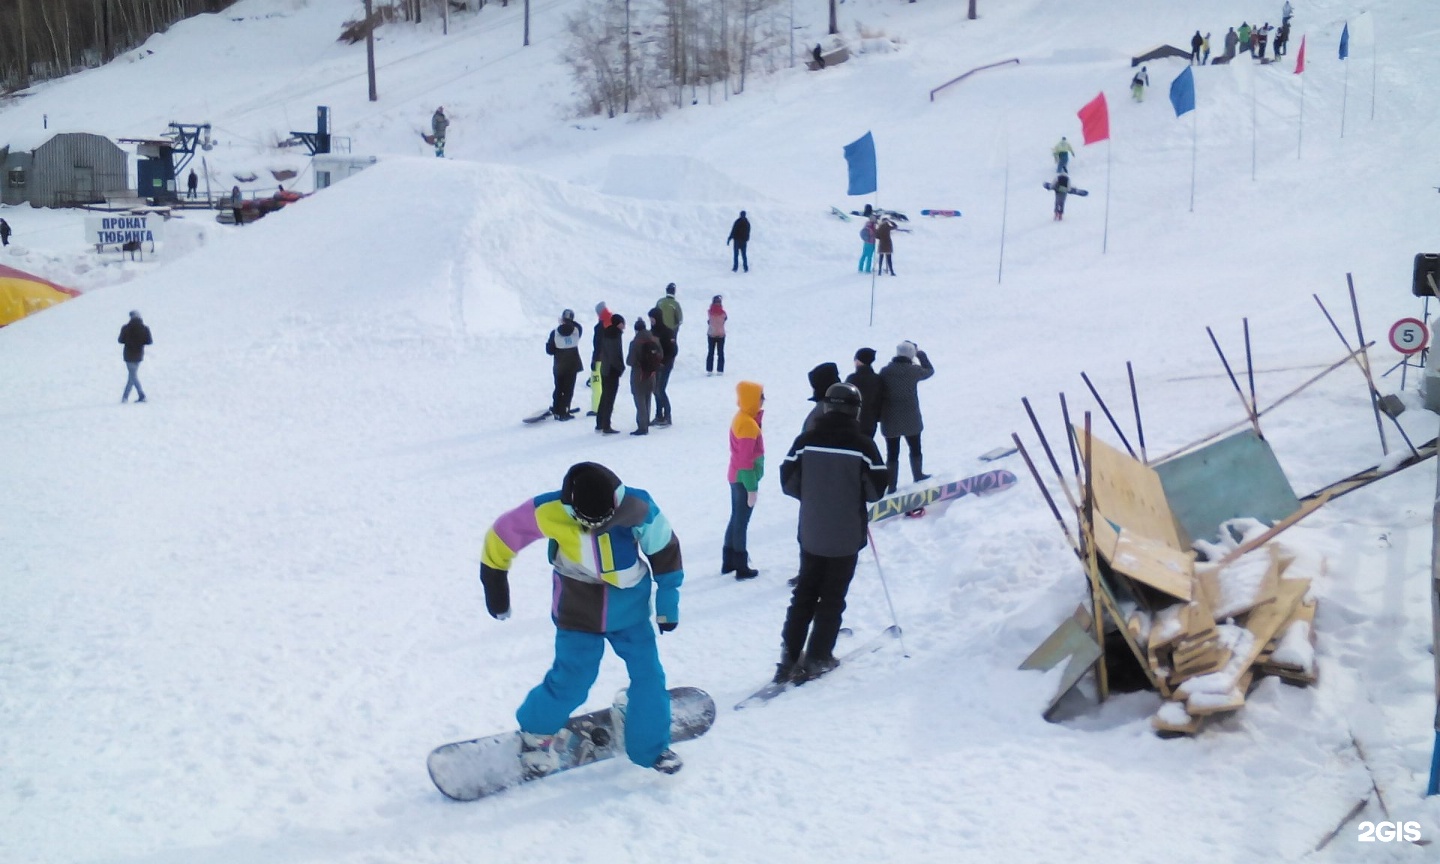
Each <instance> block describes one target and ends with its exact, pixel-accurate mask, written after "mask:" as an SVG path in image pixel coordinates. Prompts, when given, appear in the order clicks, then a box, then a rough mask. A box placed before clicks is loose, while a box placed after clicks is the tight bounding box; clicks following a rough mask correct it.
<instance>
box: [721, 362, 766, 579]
mask: <svg viewBox="0 0 1440 864" xmlns="http://www.w3.org/2000/svg"><path fill="white" fill-rule="evenodd" d="M735 404H736V405H738V406H739V407H740V410H739V411H736V412H735V419H733V420H731V421H730V469H729V476H728V478H727V479H728V480H729V481H730V522H729V523H728V524H727V525H726V526H725V546H724V548H723V549H722V550H721V561H722V564H721V565H720V573H721V574H722V575H723V574H725V573H734V574H735V579H736V580H737V581H743V580H745V579H754V578H755V577H756V576H759V575H760V571H758V570H755V569H752V568H751V567H750V552H749V547H748V544H747V542H746V533H747V531H748V529H749V526H750V514H751V512H752V511H754V509H755V499H756V498H757V497H758V496H759V495H760V478H761V477H764V476H765V436H764V434H763V433H762V432H761V426H762V425H763V423H764V418H765V388H764V387H761V386H760V385H759V384H756V383H755V382H754V381H741V382H740V383H739V384H736V385H735Z"/></svg>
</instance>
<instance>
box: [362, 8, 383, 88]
mask: <svg viewBox="0 0 1440 864" xmlns="http://www.w3.org/2000/svg"><path fill="white" fill-rule="evenodd" d="M370 4H371V0H365V70H366V72H368V73H369V76H370V101H371V102H379V101H380V97H379V96H378V95H376V93H375V12H374V10H372V9H371V8H370Z"/></svg>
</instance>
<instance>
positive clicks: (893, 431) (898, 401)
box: [880, 342, 935, 495]
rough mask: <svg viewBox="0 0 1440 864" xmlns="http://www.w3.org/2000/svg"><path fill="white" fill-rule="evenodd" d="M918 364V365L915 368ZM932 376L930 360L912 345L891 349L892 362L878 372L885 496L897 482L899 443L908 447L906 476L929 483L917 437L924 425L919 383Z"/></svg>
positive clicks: (907, 343) (932, 368)
mask: <svg viewBox="0 0 1440 864" xmlns="http://www.w3.org/2000/svg"><path fill="white" fill-rule="evenodd" d="M917 361H918V365H917ZM934 374H935V367H934V366H931V365H930V358H929V357H926V356H925V352H924V351H921V350H920V349H919V348H918V347H916V345H915V343H914V342H901V343H900V344H899V345H897V346H896V347H895V359H893V360H891V361H890V362H889V363H888V364H886V366H885V368H884V369H881V370H880V393H881V396H880V400H881V405H880V434H882V435H884V436H885V465H886V468H887V470H888V472H889V481H888V482H887V483H886V485H885V492H886V494H887V495H888V494H890V493H892V492H894V491H895V487H896V483H897V481H898V480H899V479H900V439H901V438H904V439H905V443H906V444H907V445H909V447H910V474H911V476H913V477H914V478H915V482H916V483H919V482H920V481H921V480H928V479H930V475H929V474H926V473H925V472H924V471H923V470H921V469H922V465H921V461H922V456H921V453H920V433H921V432H922V431H923V430H924V429H925V421H924V420H923V419H922V418H921V416H920V393H919V392H918V386H917V385H919V383H920V382H921V381H924V380H925V379H926V378H929V377H930V376H931V375H934Z"/></svg>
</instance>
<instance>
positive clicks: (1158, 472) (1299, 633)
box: [1011, 284, 1437, 735]
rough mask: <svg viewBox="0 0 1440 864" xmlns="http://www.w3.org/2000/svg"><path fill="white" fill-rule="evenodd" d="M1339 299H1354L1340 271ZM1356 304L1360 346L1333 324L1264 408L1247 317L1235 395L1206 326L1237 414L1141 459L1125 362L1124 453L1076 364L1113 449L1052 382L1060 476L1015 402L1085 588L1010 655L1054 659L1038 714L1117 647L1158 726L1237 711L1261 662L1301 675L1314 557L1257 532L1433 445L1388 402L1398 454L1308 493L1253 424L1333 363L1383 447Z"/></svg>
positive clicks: (1187, 725) (1107, 667)
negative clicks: (1402, 423)
mask: <svg viewBox="0 0 1440 864" xmlns="http://www.w3.org/2000/svg"><path fill="white" fill-rule="evenodd" d="M1316 300H1317V303H1318V302H1319V298H1318V297H1317V298H1316ZM1351 301H1352V308H1353V307H1354V287H1353V284H1352V285H1351ZM1321 308H1322V310H1323V309H1324V305H1323V304H1321ZM1326 317H1327V318H1329V312H1328V311H1326ZM1355 318H1356V331H1357V335H1358V336H1359V340H1360V347H1358V348H1355V349H1351V347H1350V343H1349V341H1348V340H1347V339H1346V338H1345V336H1344V334H1343V333H1340V331H1339V328H1338V327H1336V328H1335V329H1336V332H1337V334H1339V335H1340V338H1341V340H1342V342H1344V344H1345V347H1346V352H1347V353H1346V355H1345V357H1343V358H1341V360H1339V361H1337V362H1336V363H1334V364H1332V365H1330V366H1329V367H1328V368H1327V369H1325V370H1324V371H1323V372H1321V373H1320V374H1318V375H1316V376H1314V377H1312V378H1311V379H1310V380H1308V381H1306V382H1305V383H1304V384H1302V385H1301V386H1300V387H1299V388H1297V389H1296V390H1294V391H1291V392H1290V393H1287V394H1285V395H1284V396H1282V397H1281V398H1280V399H1278V400H1277V401H1276V402H1275V403H1274V404H1272V405H1270V406H1269V407H1267V408H1265V409H1261V408H1260V407H1259V405H1258V402H1257V401H1256V397H1255V390H1254V375H1253V369H1251V367H1250V351H1249V325H1248V322H1246V333H1245V339H1246V369H1247V372H1249V375H1248V379H1249V382H1250V387H1249V393H1248V395H1247V394H1246V392H1245V391H1244V390H1243V389H1242V388H1241V386H1240V384H1239V381H1238V379H1237V378H1236V376H1235V375H1234V373H1233V372H1232V371H1231V367H1230V364H1229V361H1228V360H1227V359H1226V358H1225V354H1224V352H1223V351H1222V350H1221V349H1220V346H1219V343H1218V341H1215V339H1214V334H1213V333H1211V339H1212V342H1214V344H1215V348H1216V352H1217V353H1218V354H1219V355H1220V359H1221V362H1222V363H1223V364H1224V365H1225V369H1226V372H1227V373H1228V374H1229V377H1230V381H1231V383H1232V384H1233V385H1234V388H1235V392H1236V393H1237V395H1238V396H1239V397H1240V402H1241V404H1242V405H1243V407H1244V409H1245V413H1246V420H1245V421H1243V422H1241V423H1239V424H1236V425H1235V426H1232V427H1230V428H1229V429H1225V430H1222V431H1221V432H1217V433H1215V434H1212V435H1210V436H1207V437H1206V438H1203V439H1201V440H1200V441H1197V442H1194V443H1192V444H1190V445H1187V446H1186V447H1184V448H1181V449H1180V450H1178V451H1175V452H1174V453H1171V454H1168V455H1166V456H1164V457H1161V458H1160V459H1158V460H1155V461H1151V460H1149V459H1148V458H1147V456H1146V452H1145V440H1144V427H1143V425H1142V424H1141V421H1140V411H1139V400H1138V396H1137V394H1136V392H1135V385H1134V380H1135V379H1134V373H1133V369H1132V370H1131V374H1130V389H1131V401H1132V404H1133V405H1134V408H1135V427H1136V432H1137V434H1138V443H1139V450H1138V453H1137V451H1136V449H1135V448H1133V447H1131V445H1130V442H1129V440H1128V439H1127V438H1126V436H1125V432H1124V430H1122V429H1121V427H1120V425H1119V424H1118V423H1117V422H1116V420H1115V417H1114V415H1113V414H1111V412H1110V409H1109V408H1108V407H1107V406H1106V405H1105V402H1104V400H1103V399H1101V398H1100V394H1099V393H1098V392H1097V391H1096V390H1095V388H1094V386H1093V385H1092V384H1091V383H1090V380H1089V378H1088V377H1087V376H1084V375H1083V374H1082V378H1083V379H1084V380H1085V383H1086V385H1087V386H1088V387H1089V389H1090V392H1091V393H1092V395H1094V397H1095V399H1096V402H1097V403H1098V404H1099V406H1100V408H1101V410H1102V411H1103V412H1104V416H1105V417H1106V418H1107V419H1108V420H1109V422H1110V424H1111V427H1112V429H1113V430H1114V432H1115V434H1116V436H1117V437H1118V438H1119V439H1120V441H1121V443H1122V445H1123V447H1124V450H1121V449H1117V448H1115V447H1112V446H1111V445H1109V444H1106V443H1105V442H1103V441H1101V440H1100V439H1099V438H1098V437H1097V436H1096V435H1095V434H1093V431H1092V429H1091V415H1090V413H1089V412H1088V411H1087V412H1086V413H1085V415H1084V423H1083V425H1081V424H1073V425H1072V424H1071V422H1070V416H1069V409H1068V407H1067V404H1066V401H1065V396H1064V394H1061V396H1060V401H1061V410H1062V413H1063V416H1064V418H1065V424H1066V430H1065V438H1066V440H1067V442H1068V443H1069V450H1070V456H1071V466H1072V469H1073V470H1072V471H1071V472H1069V474H1068V475H1067V474H1066V472H1064V471H1062V470H1061V468H1060V464H1059V461H1058V460H1057V458H1056V456H1055V453H1054V451H1053V450H1052V449H1051V447H1050V444H1049V441H1048V439H1047V437H1046V436H1045V433H1044V430H1043V429H1042V428H1041V426H1040V424H1039V421H1038V420H1037V419H1036V416H1035V412H1034V410H1033V409H1032V408H1031V406H1030V403H1029V400H1028V399H1023V400H1022V403H1023V404H1024V406H1025V410H1026V412H1027V414H1028V415H1029V417H1030V421H1031V424H1032V426H1033V427H1034V430H1035V433H1036V435H1037V436H1038V438H1039V441H1040V444H1041V445H1042V447H1043V449H1044V452H1045V456H1046V457H1047V459H1048V461H1049V464H1050V467H1051V468H1052V469H1053V471H1054V474H1055V477H1056V479H1057V480H1058V484H1059V487H1060V490H1061V492H1062V493H1063V495H1064V498H1065V500H1066V502H1067V503H1068V504H1069V506H1070V509H1071V510H1072V511H1073V513H1074V516H1075V521H1076V527H1077V530H1076V531H1075V532H1074V533H1072V532H1071V530H1070V526H1069V523H1068V522H1067V521H1066V519H1065V517H1064V516H1063V515H1062V513H1061V510H1060V507H1059V506H1058V505H1057V504H1056V501H1055V498H1054V496H1052V495H1051V494H1050V492H1049V489H1048V487H1047V486H1046V483H1045V481H1044V479H1043V478H1042V477H1041V476H1040V473H1039V471H1038V469H1037V468H1036V466H1035V462H1034V461H1033V460H1032V459H1031V457H1030V454H1029V453H1028V452H1027V450H1026V449H1025V446H1024V444H1023V442H1022V441H1021V440H1020V437H1019V436H1018V435H1012V436H1011V437H1012V440H1013V442H1014V444H1015V446H1016V447H1017V448H1018V449H1019V451H1020V455H1021V457H1022V458H1023V459H1024V460H1025V463H1026V465H1027V466H1028V467H1029V469H1030V471H1031V473H1032V475H1033V476H1034V478H1035V480H1036V484H1037V486H1038V488H1039V489H1040V490H1041V493H1042V494H1043V495H1044V496H1045V500H1046V503H1047V504H1048V505H1049V507H1050V510H1051V513H1052V515H1054V517H1055V519H1056V521H1057V522H1058V523H1059V525H1060V527H1061V530H1062V531H1063V532H1064V534H1065V537H1066V539H1067V540H1068V541H1069V543H1070V546H1071V548H1072V550H1073V551H1074V552H1075V554H1076V556H1077V558H1079V560H1080V562H1081V566H1082V568H1083V569H1084V571H1085V575H1086V582H1087V586H1088V594H1089V607H1088V610H1087V609H1086V608H1085V607H1081V609H1078V610H1077V611H1076V614H1075V615H1074V616H1072V617H1070V618H1067V619H1066V620H1065V621H1064V622H1062V623H1061V625H1060V627H1058V628H1057V629H1056V630H1055V632H1053V633H1052V634H1051V635H1050V637H1049V638H1047V639H1046V641H1045V643H1044V644H1042V645H1041V646H1040V647H1039V648H1037V649H1036V651H1035V652H1034V653H1032V654H1031V656H1030V657H1029V658H1027V659H1026V661H1025V663H1024V664H1022V666H1021V668H1025V669H1042V670H1050V669H1054V668H1057V667H1059V666H1060V665H1061V663H1064V664H1065V666H1064V669H1063V671H1062V673H1061V679H1060V684H1059V687H1058V688H1057V690H1056V692H1055V693H1054V696H1053V698H1052V699H1051V701H1050V704H1049V706H1048V708H1047V710H1046V714H1047V716H1048V715H1049V714H1050V712H1051V711H1053V710H1054V709H1055V707H1056V705H1057V704H1058V702H1059V700H1060V699H1061V697H1063V696H1064V695H1065V694H1066V693H1067V692H1068V691H1069V690H1070V689H1071V688H1073V687H1074V686H1075V685H1076V684H1077V683H1078V682H1079V681H1080V680H1081V679H1082V678H1083V677H1084V675H1085V674H1086V673H1087V672H1089V671H1090V670H1091V669H1093V670H1094V672H1095V684H1096V692H1097V695H1098V697H1099V698H1100V699H1101V700H1102V701H1103V700H1104V699H1106V698H1107V697H1108V695H1109V690H1110V681H1109V676H1110V675H1111V674H1112V670H1115V669H1119V668H1123V667H1126V666H1128V665H1131V664H1127V663H1125V662H1123V661H1125V660H1126V658H1127V656H1128V657H1129V658H1131V659H1133V661H1134V663H1133V668H1135V669H1138V671H1139V673H1140V674H1141V675H1143V679H1144V681H1145V683H1146V684H1148V686H1149V688H1150V689H1153V690H1155V691H1156V692H1158V693H1159V694H1160V696H1161V697H1162V698H1163V699H1164V700H1165V701H1164V704H1163V705H1162V707H1161V708H1160V710H1159V711H1158V712H1157V713H1156V714H1155V715H1154V717H1152V718H1151V725H1152V727H1153V728H1154V729H1155V730H1156V731H1157V732H1158V733H1160V734H1162V735H1186V734H1194V733H1195V732H1197V731H1198V730H1199V729H1200V727H1201V725H1202V723H1203V722H1204V720H1205V718H1207V717H1210V716H1214V715H1219V714H1224V713H1228V712H1232V711H1235V710H1238V709H1239V708H1240V707H1242V706H1243V705H1244V702H1245V697H1246V694H1247V693H1248V691H1249V689H1250V686H1251V685H1252V684H1253V683H1254V682H1255V680H1256V679H1257V678H1259V677H1260V676H1262V675H1274V676H1277V677H1280V678H1282V679H1284V680H1285V681H1287V682H1290V683H1294V684H1298V685H1308V684H1313V683H1315V681H1316V678H1317V670H1316V667H1315V659H1314V658H1315V653H1314V640H1315V631H1314V620H1315V611H1316V603H1315V601H1314V599H1313V598H1312V597H1311V594H1310V586H1311V582H1312V580H1313V579H1315V578H1317V577H1319V576H1321V575H1323V573H1324V562H1323V561H1320V562H1318V563H1315V562H1304V563H1297V562H1296V560H1295V559H1294V557H1293V556H1291V555H1289V554H1287V553H1285V552H1284V551H1283V550H1282V549H1281V547H1279V546H1277V545H1275V544H1273V543H1272V542H1271V541H1273V540H1274V539H1275V537H1276V536H1278V535H1279V534H1280V533H1281V532H1283V531H1284V530H1285V529H1287V528H1289V527H1290V526H1292V525H1295V524H1296V523H1298V522H1299V521H1300V520H1302V519H1304V518H1305V517H1306V516H1308V515H1310V514H1311V513H1314V512H1315V511H1317V510H1318V509H1320V507H1322V506H1324V505H1325V504H1326V503H1328V502H1330V501H1333V500H1335V499H1336V498H1339V497H1340V496H1342V495H1345V494H1347V493H1349V492H1351V491H1354V490H1355V489H1359V488H1362V487H1364V486H1366V485H1368V484H1370V483H1373V482H1374V481H1376V480H1379V479H1381V478H1383V477H1388V476H1389V475H1391V474H1394V473H1396V472H1398V471H1402V470H1404V469H1405V468H1408V467H1410V466H1412V465H1416V464H1419V463H1420V462H1422V461H1424V460H1426V459H1428V458H1429V457H1431V456H1433V455H1435V452H1436V446H1437V442H1436V440H1431V441H1430V442H1428V443H1426V444H1424V445H1421V446H1418V447H1417V446H1415V445H1414V444H1413V443H1411V442H1410V440H1409V439H1408V437H1405V435H1404V432H1403V430H1400V427H1399V424H1398V422H1395V418H1394V417H1393V416H1391V415H1387V416H1390V420H1391V422H1392V423H1394V425H1395V428H1396V429H1397V430H1400V434H1401V437H1402V438H1403V439H1404V440H1405V444H1406V445H1407V446H1408V448H1409V452H1408V453H1404V454H1401V453H1397V454H1395V455H1394V456H1393V457H1390V458H1387V459H1386V460H1385V461H1384V462H1383V463H1382V464H1380V465H1377V466H1375V467H1373V468H1369V469H1366V470H1364V471H1361V472H1358V473H1356V474H1354V475H1352V476H1350V477H1346V478H1343V479H1340V480H1337V481H1335V482H1333V483H1331V484H1329V485H1327V486H1325V487H1324V488H1322V489H1318V490H1316V491H1314V492H1312V493H1310V494H1308V495H1304V496H1299V495H1297V494H1296V493H1295V492H1294V490H1293V489H1292V488H1291V486H1290V482H1289V480H1288V479H1287V478H1286V477H1285V474H1284V471H1283V470H1281V467H1280V464H1279V461H1278V460H1277V459H1276V457H1275V454H1274V452H1273V451H1272V450H1271V448H1270V444H1269V442H1268V441H1266V440H1265V438H1264V434H1263V431H1262V429H1261V427H1260V418H1261V417H1262V416H1264V415H1265V414H1266V413H1267V412H1269V411H1270V410H1272V409H1274V408H1275V407H1276V406H1278V405H1279V404H1281V403H1283V402H1285V401H1286V400H1288V399H1290V398H1291V397H1293V396H1294V395H1296V394H1297V393H1299V392H1300V391H1302V390H1304V389H1306V388H1308V387H1309V386H1311V385H1312V384H1314V383H1315V382H1316V381H1318V380H1320V379H1321V378H1323V377H1324V376H1325V375H1328V374H1329V373H1330V372H1332V371H1334V370H1335V369H1338V368H1340V367H1341V366H1343V365H1346V364H1348V363H1352V362H1353V363H1355V364H1356V365H1357V366H1358V367H1359V368H1360V370H1361V371H1362V373H1363V374H1364V377H1365V380H1366V382H1367V384H1368V386H1369V389H1370V396H1371V403H1372V406H1375V407H1376V410H1375V415H1376V423H1377V426H1379V428H1380V433H1381V442H1382V447H1385V448H1386V449H1387V452H1388V445H1387V443H1386V439H1385V434H1384V433H1385V429H1384V425H1383V422H1382V420H1381V416H1382V414H1381V412H1380V410H1379V409H1378V405H1379V404H1380V397H1379V394H1378V393H1377V392H1376V390H1375V386H1374V381H1373V378H1372V377H1371V375H1370V369H1369V362H1368V356H1367V355H1366V349H1367V348H1368V347H1369V345H1368V344H1367V343H1366V342H1365V341H1364V336H1363V331H1362V330H1361V328H1360V323H1359V312H1358V309H1357V310H1356V312H1355ZM1331 324H1332V325H1334V320H1333V319H1331ZM1128 367H1129V364H1127V368H1128ZM1072 482H1073V484H1074V488H1073V489H1072ZM1197 553H1198V554H1197ZM1122 645H1123V646H1124V647H1123V648H1122V647H1121V646H1122ZM1107 652H1110V653H1111V655H1112V656H1110V657H1107ZM1117 652H1118V653H1117Z"/></svg>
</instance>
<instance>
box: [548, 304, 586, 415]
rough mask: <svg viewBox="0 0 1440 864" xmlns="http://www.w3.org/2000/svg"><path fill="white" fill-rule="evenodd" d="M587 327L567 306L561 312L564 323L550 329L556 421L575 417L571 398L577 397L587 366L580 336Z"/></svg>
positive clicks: (553, 405)
mask: <svg viewBox="0 0 1440 864" xmlns="http://www.w3.org/2000/svg"><path fill="white" fill-rule="evenodd" d="M584 333H585V328H584V327H581V326H580V325H579V324H576V323H575V313H574V311H572V310H570V309H566V310H565V311H564V312H561V313H560V324H559V326H557V327H556V328H555V329H554V330H551V331H550V338H548V339H546V340H545V353H546V354H549V355H550V356H551V357H553V358H554V363H553V364H552V365H553V369H552V371H553V373H554V375H555V391H554V393H552V394H551V397H550V413H551V414H552V415H553V416H554V417H555V419H556V420H571V419H574V418H572V417H571V415H570V400H571V399H572V398H573V397H574V396H575V376H576V375H579V374H580V370H581V369H583V368H584V365H583V364H581V362H580V337H581V336H583V335H584Z"/></svg>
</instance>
